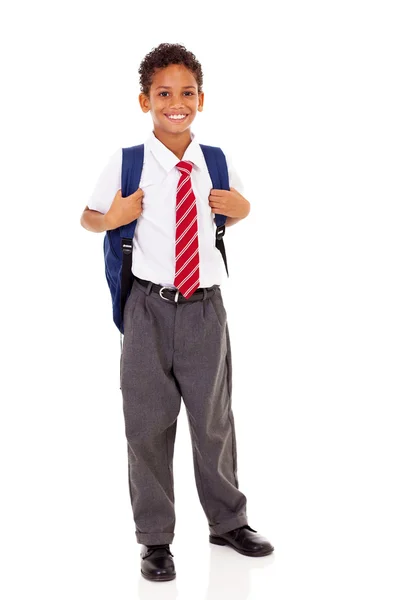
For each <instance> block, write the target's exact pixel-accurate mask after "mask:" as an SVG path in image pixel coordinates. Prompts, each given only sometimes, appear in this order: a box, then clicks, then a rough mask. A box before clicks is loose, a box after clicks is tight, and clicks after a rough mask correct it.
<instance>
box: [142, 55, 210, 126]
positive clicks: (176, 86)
mask: <svg viewBox="0 0 400 600" xmlns="http://www.w3.org/2000/svg"><path fill="white" fill-rule="evenodd" d="M139 102H140V106H141V108H142V110H143V112H149V111H150V112H151V116H152V119H153V124H154V130H155V133H157V132H158V131H162V132H164V133H168V134H171V133H172V134H173V133H182V132H184V131H186V130H187V129H189V128H190V125H191V123H192V122H193V121H194V119H195V117H196V114H197V111H198V110H199V111H201V110H203V102H204V92H202V93H201V94H199V93H198V86H197V82H196V79H195V77H194V75H193V73H192V72H191V71H189V69H187V68H186V67H185V66H184V65H169V66H168V67H165V68H164V69H159V70H158V71H156V72H155V73H154V75H153V81H152V84H151V87H150V95H149V97H148V96H146V95H145V94H140V95H139ZM171 115H177V116H179V117H180V116H182V115H184V118H174V117H173V116H171Z"/></svg>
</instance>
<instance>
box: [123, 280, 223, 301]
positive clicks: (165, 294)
mask: <svg viewBox="0 0 400 600" xmlns="http://www.w3.org/2000/svg"><path fill="white" fill-rule="evenodd" d="M134 281H137V282H138V283H139V284H140V285H142V286H143V287H145V288H146V289H147V286H150V289H149V292H158V293H159V295H160V297H161V298H162V299H163V300H170V301H172V302H194V301H195V300H204V299H205V298H206V297H207V295H209V294H214V293H215V291H216V290H217V289H219V287H220V286H219V285H217V284H215V285H213V286H212V287H208V288H197V290H196V291H195V292H194V293H193V294H192V295H191V296H190V297H189V298H185V296H183V295H182V294H181V292H179V291H178V290H177V289H174V288H172V287H168V286H167V285H159V284H158V283H153V282H152V281H146V280H145V279H140V277H137V276H136V275H134Z"/></svg>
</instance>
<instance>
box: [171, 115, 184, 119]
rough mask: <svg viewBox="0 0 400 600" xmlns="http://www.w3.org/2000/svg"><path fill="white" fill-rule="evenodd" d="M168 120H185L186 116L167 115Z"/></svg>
mask: <svg viewBox="0 0 400 600" xmlns="http://www.w3.org/2000/svg"><path fill="white" fill-rule="evenodd" d="M167 117H168V119H184V118H185V117H186V115H167Z"/></svg>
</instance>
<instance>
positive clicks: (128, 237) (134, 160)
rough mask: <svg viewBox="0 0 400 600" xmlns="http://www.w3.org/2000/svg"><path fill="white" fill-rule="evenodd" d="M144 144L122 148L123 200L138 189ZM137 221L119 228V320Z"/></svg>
mask: <svg viewBox="0 0 400 600" xmlns="http://www.w3.org/2000/svg"><path fill="white" fill-rule="evenodd" d="M143 158H144V144H139V145H138V146H131V147H130V148H122V172H121V194H122V197H123V198H126V196H130V195H131V194H133V193H134V192H136V190H137V189H138V187H139V183H140V177H141V174H142V168H143ZM136 223H137V219H135V221H132V223H128V224H127V225H123V226H122V227H120V228H119V235H120V243H121V250H122V267H121V308H120V310H121V318H122V316H123V314H124V306H125V303H126V300H127V298H128V296H129V293H130V291H131V287H132V282H133V275H132V249H133V236H134V235H135V229H136Z"/></svg>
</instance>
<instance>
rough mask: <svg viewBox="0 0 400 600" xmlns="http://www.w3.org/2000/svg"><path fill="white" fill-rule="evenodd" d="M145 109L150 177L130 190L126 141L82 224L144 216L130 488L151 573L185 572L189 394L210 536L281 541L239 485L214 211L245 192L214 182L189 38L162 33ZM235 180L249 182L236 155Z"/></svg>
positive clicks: (131, 329)
mask: <svg viewBox="0 0 400 600" xmlns="http://www.w3.org/2000/svg"><path fill="white" fill-rule="evenodd" d="M139 74H140V85H141V93H140V95H139V103H140V107H141V109H142V111H143V112H145V113H147V112H150V113H151V116H152V120H153V131H152V133H151V135H150V137H149V139H148V140H147V142H146V143H145V153H144V163H143V171H142V176H141V180H140V186H139V188H138V189H137V190H136V191H135V193H133V194H131V195H130V196H127V197H126V198H122V196H121V190H120V187H121V159H122V151H121V150H118V152H116V153H115V154H114V155H113V156H112V157H111V160H110V162H109V164H108V165H107V167H106V169H105V170H104V172H103V174H102V175H101V177H100V179H99V182H98V184H97V186H96V188H95V190H94V193H93V195H92V197H91V200H90V202H89V204H88V206H87V207H86V208H85V210H84V212H83V214H82V217H81V224H82V226H83V227H85V228H86V229H88V230H89V231H95V232H102V231H105V230H108V229H115V228H117V227H120V226H122V225H125V224H127V223H130V222H132V221H133V220H135V219H138V222H137V226H136V230H135V235H134V246H133V257H132V273H133V274H134V280H133V285H132V289H131V291H130V294H129V296H128V299H127V302H126V305H125V309H124V343H123V351H122V354H121V391H122V396H123V410H124V420H125V431H126V437H127V442H128V467H129V492H130V499H131V504H132V510H133V516H134V521H135V525H136V531H135V533H136V538H137V542H138V543H140V544H142V547H141V553H140V554H141V559H142V560H141V573H142V575H143V576H144V577H145V578H146V579H150V580H152V581H167V580H170V579H174V578H175V567H174V562H173V560H172V557H173V555H172V554H171V551H170V548H169V545H170V544H171V543H172V540H173V537H174V527H175V512H174V488H173V485H174V484H173V463H172V461H173V452H174V442H175V434H176V425H177V418H178V413H179V411H180V406H181V399H183V401H184V403H185V406H186V410H187V416H188V420H189V429H190V435H191V440H192V449H193V462H194V469H195V479H196V486H197V490H198V494H199V498H200V502H201V504H202V507H203V509H204V512H205V514H206V517H207V520H208V523H209V529H210V537H209V540H210V542H211V543H214V544H218V545H228V546H230V547H232V548H233V549H235V550H236V551H237V552H240V553H241V554H245V555H246V556H265V555H267V554H270V553H271V552H273V550H274V548H273V546H272V545H271V544H270V543H269V542H268V541H267V540H266V539H265V538H263V537H262V536H261V535H259V534H257V532H256V531H255V530H254V529H252V528H251V527H250V526H249V525H248V522H247V514H246V496H245V495H244V494H243V493H242V492H240V491H239V489H238V480H237V455H236V438H235V429H234V419H233V413H232V408H231V392H232V362H231V350H230V342H229V331H228V324H227V315H226V311H225V307H224V304H223V300H222V296H221V290H220V283H221V271H222V267H223V263H222V261H221V254H220V252H219V250H218V249H217V248H216V247H215V227H216V226H215V222H214V213H217V214H223V215H227V221H226V226H229V225H232V224H234V223H237V222H238V221H239V220H241V219H243V218H245V217H246V216H247V215H248V213H249V210H250V204H249V202H248V201H247V200H246V199H245V198H244V197H243V196H242V195H241V194H240V193H239V192H238V191H237V189H236V188H234V187H230V190H229V191H227V190H214V189H211V188H212V183H211V179H210V176H209V173H208V170H207V165H206V162H205V159H204V155H203V153H202V150H201V147H200V145H199V144H198V142H197V140H195V138H194V135H193V134H192V133H191V131H190V126H191V124H192V122H193V121H194V119H195V116H196V113H197V111H198V110H199V111H201V110H203V102H204V92H203V91H202V84H203V75H202V69H201V65H200V63H199V62H198V61H197V60H196V58H195V56H194V55H193V54H192V53H191V52H189V51H188V50H186V48H185V47H184V46H181V45H179V44H160V45H159V46H158V47H157V48H153V50H152V51H151V52H150V53H149V54H147V55H146V57H145V58H144V59H143V61H142V63H141V65H140V68H139ZM227 164H228V172H229V179H230V184H232V183H234V184H235V185H237V186H238V187H241V183H240V180H239V179H238V177H237V175H236V174H235V172H234V171H233V168H232V165H231V164H230V162H229V160H228V161H227Z"/></svg>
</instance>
